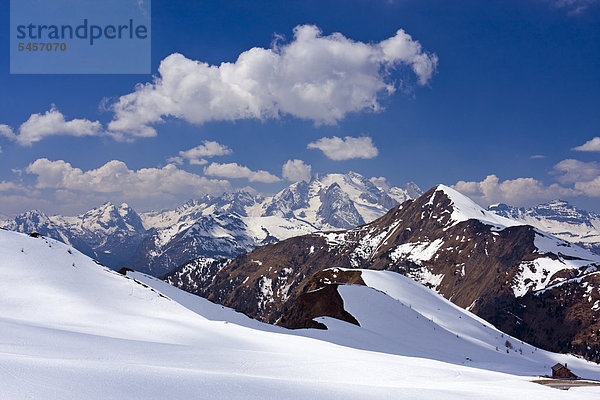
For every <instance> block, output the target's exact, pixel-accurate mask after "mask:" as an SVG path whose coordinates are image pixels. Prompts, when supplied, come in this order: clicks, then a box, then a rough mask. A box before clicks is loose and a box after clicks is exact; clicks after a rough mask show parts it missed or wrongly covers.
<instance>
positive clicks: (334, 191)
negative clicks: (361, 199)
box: [317, 183, 371, 229]
mask: <svg viewBox="0 0 600 400" xmlns="http://www.w3.org/2000/svg"><path fill="white" fill-rule="evenodd" d="M363 195H364V194H363ZM319 197H320V198H321V207H319V210H318V212H317V213H318V214H319V215H320V216H321V218H322V220H323V222H324V223H326V224H329V225H331V226H336V227H339V228H341V229H350V228H354V227H355V226H358V225H361V224H364V223H365V221H364V220H363V218H362V216H361V215H360V214H359V213H358V210H357V209H356V207H355V206H354V203H352V201H350V197H349V196H348V194H347V193H344V192H343V191H342V188H340V185H338V184H337V183H334V184H333V185H331V186H329V187H328V188H327V189H325V190H321V192H320V193H319ZM369 200H371V199H369Z"/></svg>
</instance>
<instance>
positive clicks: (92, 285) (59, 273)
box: [0, 231, 599, 399]
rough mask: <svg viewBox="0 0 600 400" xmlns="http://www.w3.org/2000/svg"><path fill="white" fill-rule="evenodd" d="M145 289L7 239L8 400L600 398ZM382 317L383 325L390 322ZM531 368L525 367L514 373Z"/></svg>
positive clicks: (2, 242)
mask: <svg viewBox="0 0 600 400" xmlns="http://www.w3.org/2000/svg"><path fill="white" fill-rule="evenodd" d="M369 279H370V278H367V280H369ZM136 280H137V279H136ZM136 280H134V279H132V278H126V277H123V276H121V275H118V274H116V273H114V272H112V271H109V270H107V269H105V268H103V267H101V266H99V265H97V264H95V263H94V262H93V261H92V260H90V259H89V258H87V257H85V256H83V255H82V254H80V253H78V252H77V251H75V250H73V249H69V248H68V247H67V246H65V245H63V244H61V243H58V242H56V241H53V240H47V239H44V238H31V237H27V236H25V235H22V234H18V233H13V232H7V231H0V291H1V293H2V295H1V296H0V310H1V313H0V371H1V373H0V388H1V397H2V398H3V399H167V398H168V399H189V398H194V399H206V398H214V399H235V398H240V399H242V398H243V399H259V398H260V399H265V398H272V399H275V398H276V399H316V398H322V399H366V398H369V399H373V398H374V399H377V398H381V399H389V398H415V399H421V398H423V399H431V398H436V397H439V398H444V399H464V398H486V399H499V398H506V399H514V398H517V397H522V396H530V397H531V398H542V397H543V398H545V399H553V398H557V399H558V398H561V399H562V398H565V399H568V398H571V399H582V398H590V399H591V398H597V396H598V394H599V392H598V391H595V390H590V389H586V390H580V391H577V390H576V389H575V390H573V389H572V390H570V391H568V392H562V391H558V390H554V389H549V388H546V387H542V386H539V385H536V384H533V383H529V382H527V379H528V378H527V377H518V376H515V375H509V374H501V373H496V372H490V371H485V370H480V369H475V368H468V367H464V366H461V365H457V364H450V363H446V362H440V361H435V360H431V359H428V358H435V357H427V358H417V357H406V356H399V355H395V354H385V353H383V352H372V351H364V350H358V349H354V348H350V347H344V346H339V345H335V344H332V343H328V342H325V341H320V340H315V339H311V338H305V337H300V336H298V335H297V334H285V333H280V332H285V331H283V330H282V329H279V328H275V327H268V328H265V329H262V328H261V326H262V327H264V326H263V325H262V324H258V323H256V322H254V321H249V320H247V319H246V318H245V317H243V316H241V315H239V314H234V313H233V311H231V310H226V309H223V308H222V307H220V306H217V305H214V304H212V303H209V302H207V301H205V300H201V304H202V306H193V304H191V303H195V301H194V300H195V299H196V298H193V297H189V298H188V301H189V302H190V304H187V308H186V307H184V306H183V305H181V304H179V303H177V302H176V301H174V300H172V299H170V298H168V297H166V296H165V295H163V294H161V293H160V292H159V291H158V290H156V289H152V288H151V287H146V286H144V284H142V282H141V281H140V280H137V282H136ZM376 285H377V284H376ZM157 286H158V285H157ZM346 289H348V290H349V291H350V292H348V293H351V291H353V290H354V289H355V288H354V287H347V288H342V293H343V296H344V298H345V299H346V300H347V301H348V302H349V306H350V302H351V300H350V298H351V297H352V294H350V296H348V293H346V292H345V290H346ZM361 290H372V289H368V288H362V289H361ZM380 290H381V288H380ZM174 293H175V292H174ZM176 293H180V292H176ZM374 293H379V292H374ZM187 296H190V295H187ZM392 297H393V295H392ZM386 299H387V300H386V301H392V300H390V299H391V298H390V297H387V296H386ZM394 301H396V300H394ZM351 307H352V308H355V307H353V306H351ZM414 307H415V305H414V304H413V308H414ZM409 309H410V308H409ZM380 312H382V311H379V310H377V312H374V313H373V316H372V318H374V321H379V323H384V322H385V321H381V320H380V319H379V318H378V317H377V315H379V314H378V313H380ZM201 314H204V316H202V315H201ZM384 315H386V314H384ZM360 318H363V319H364V317H363V316H362V315H360ZM230 319H231V320H235V319H237V320H236V322H239V323H244V324H246V323H247V325H248V326H252V325H253V324H255V328H252V327H245V326H241V325H238V324H235V323H232V322H227V321H228V320H230ZM434 320H435V317H434ZM408 322H410V321H408ZM256 328H258V329H256ZM349 332H350V331H349ZM331 333H334V331H333V330H332V331H331ZM416 333H419V335H421V333H422V332H421V331H416ZM401 334H402V333H401V332H400V333H399V334H398V338H397V340H398V341H399V342H401V341H402V340H411V341H416V342H417V343H418V344H420V345H422V346H425V348H426V346H427V345H430V343H427V342H425V343H424V341H425V340H426V339H427V338H428V337H429V336H428V335H425V334H422V335H421V336H422V337H423V341H420V340H418V337H413V338H403V337H402V336H401ZM384 339H385V338H384ZM369 340H371V339H369ZM356 347H358V346H356ZM381 350H383V351H385V349H381ZM424 356H427V355H426V354H425V355H424ZM574 362H575V361H570V360H569V365H571V364H572V363H574ZM573 366H575V365H574V364H573ZM520 368H521V367H520V366H519V364H518V363H516V364H515V370H514V373H520V372H521V370H520Z"/></svg>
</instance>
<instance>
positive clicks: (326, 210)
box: [3, 172, 421, 275]
mask: <svg viewBox="0 0 600 400" xmlns="http://www.w3.org/2000/svg"><path fill="white" fill-rule="evenodd" d="M420 193H421V191H420V189H419V188H418V187H417V186H416V185H415V184H414V183H409V184H407V185H406V186H405V187H404V188H397V187H390V186H389V185H387V184H386V182H385V179H381V178H379V179H377V178H371V179H367V178H365V177H363V176H361V175H359V174H357V173H354V172H349V173H347V174H327V175H315V176H313V177H312V179H311V180H310V181H309V182H305V181H301V182H297V183H294V184H292V185H290V186H289V187H287V188H285V189H283V190H282V191H280V192H279V193H277V194H275V195H274V196H269V197H264V196H261V195H259V194H255V193H250V192H247V191H239V192H235V193H226V194H224V195H222V196H204V197H202V198H200V199H197V200H191V201H189V202H187V203H185V204H184V205H182V206H181V207H178V208H176V209H174V210H162V211H151V212H145V213H141V214H139V215H138V214H137V213H136V212H135V211H134V210H133V209H131V208H130V207H129V206H127V205H126V204H123V205H121V206H119V207H117V206H114V205H112V204H110V203H106V204H104V205H102V206H101V207H99V208H96V209H93V210H90V211H88V212H87V213H85V214H83V215H81V216H77V217H63V216H47V215H45V214H44V213H42V212H40V211H30V212H27V213H24V214H22V215H19V216H17V217H16V218H14V219H12V220H8V221H5V222H4V223H3V226H4V227H6V228H8V229H11V230H15V231H19V232H24V233H30V232H34V231H35V232H39V233H41V234H43V235H46V236H49V237H53V238H55V239H58V240H61V241H63V242H65V243H67V244H70V245H72V246H73V247H75V248H77V249H79V250H81V251H82V252H83V253H85V254H87V255H89V256H90V257H93V258H95V259H97V260H99V261H100V262H102V263H104V264H106V265H108V266H111V267H113V268H117V267H121V266H128V267H131V268H134V269H136V270H140V271H144V272H148V273H151V274H153V275H160V274H163V273H165V272H167V271H168V270H170V269H172V268H174V267H176V266H178V265H180V264H182V263H184V262H186V261H188V260H191V259H193V258H196V257H198V256H205V257H234V256H236V255H238V254H240V253H243V252H246V251H249V250H251V249H253V248H254V247H256V246H259V245H262V244H266V243H271V242H276V241H278V240H282V239H287V238H290V237H293V236H297V235H302V234H306V233H310V232H314V231H316V230H322V229H326V230H328V229H348V228H352V227H355V226H357V225H360V224H364V223H366V222H370V221H372V220H374V219H375V218H378V217H380V216H382V215H383V214H385V213H386V212H387V211H388V210H389V209H390V208H391V207H393V206H394V205H396V204H399V203H401V202H403V201H405V200H407V199H410V198H413V197H418V195H419V194H420Z"/></svg>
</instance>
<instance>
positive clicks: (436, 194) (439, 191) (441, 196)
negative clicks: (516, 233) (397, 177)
mask: <svg viewBox="0 0 600 400" xmlns="http://www.w3.org/2000/svg"><path fill="white" fill-rule="evenodd" d="M424 196H425V197H427V198H428V199H429V201H428V202H427V203H426V204H427V205H432V206H433V209H434V210H435V212H436V213H437V214H438V215H439V217H440V218H444V214H449V218H447V219H446V221H445V223H446V225H447V226H453V225H456V224H457V223H459V222H463V221H468V220H470V219H475V220H478V221H481V222H482V223H484V224H486V225H493V226H495V227H496V228H497V229H504V228H506V227H509V226H515V225H521V224H519V223H518V222H516V221H514V220H511V219H509V218H504V217H501V216H498V215H496V214H494V213H492V212H489V211H487V210H485V209H484V208H482V207H481V206H479V205H478V204H477V203H475V202H474V201H473V200H471V199H470V198H469V197H467V196H465V195H463V194H462V193H460V192H458V191H456V190H454V189H452V188H451V187H449V186H445V185H438V186H435V187H434V188H432V189H431V190H429V191H428V192H427V193H426V194H425V195H424Z"/></svg>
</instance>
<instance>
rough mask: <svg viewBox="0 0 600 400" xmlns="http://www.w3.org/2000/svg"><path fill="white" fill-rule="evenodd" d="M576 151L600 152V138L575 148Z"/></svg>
mask: <svg viewBox="0 0 600 400" xmlns="http://www.w3.org/2000/svg"><path fill="white" fill-rule="evenodd" d="M573 150H575V151H600V137H598V136H596V137H595V138H593V139H590V140H588V141H587V142H585V143H584V144H582V145H581V146H577V147H573Z"/></svg>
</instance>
